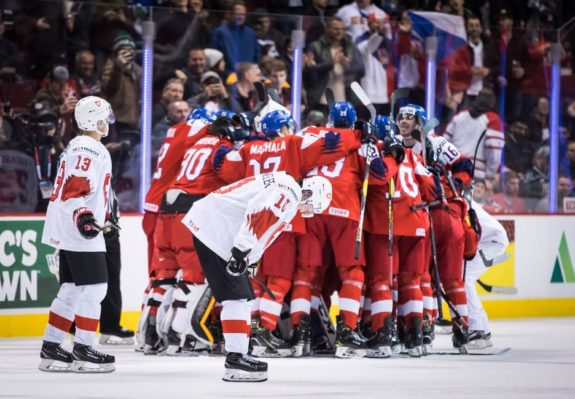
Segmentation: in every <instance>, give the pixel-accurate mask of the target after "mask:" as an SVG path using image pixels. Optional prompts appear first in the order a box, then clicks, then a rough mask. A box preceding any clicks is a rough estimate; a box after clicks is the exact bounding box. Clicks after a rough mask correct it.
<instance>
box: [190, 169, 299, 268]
mask: <svg viewBox="0 0 575 399" xmlns="http://www.w3.org/2000/svg"><path fill="white" fill-rule="evenodd" d="M301 193H302V192H301V187H300V186H299V184H297V183H296V181H295V180H294V179H293V178H292V177H291V176H289V175H288V174H286V173H285V172H273V173H265V174H261V175H257V176H252V177H248V178H245V179H243V180H240V181H237V182H235V183H233V184H230V185H228V186H224V187H222V188H220V189H219V190H216V191H214V192H213V193H211V194H210V195H208V196H206V197H205V198H202V199H201V200H199V201H196V202H195V203H194V205H193V206H192V208H191V209H190V211H189V212H188V213H187V214H186V216H185V217H184V219H183V220H182V223H184V224H185V225H186V227H188V228H189V229H190V230H191V232H192V234H193V235H194V236H196V238H197V239H198V240H200V241H201V242H202V243H204V244H205V245H206V246H207V247H208V248H210V249H211V250H212V251H214V252H215V253H216V254H218V256H220V257H221V258H222V259H224V260H228V259H229V258H230V257H231V251H232V248H233V247H236V248H238V249H240V250H242V251H247V250H250V252H249V254H248V255H247V257H246V261H247V262H248V264H253V263H256V262H257V261H258V260H259V259H260V258H261V257H262V254H263V252H264V250H265V249H266V248H267V247H268V246H269V245H271V243H272V242H273V241H274V240H275V239H276V238H277V237H278V236H279V234H280V233H281V232H282V230H283V229H284V228H285V227H286V226H287V224H288V223H289V222H290V221H291V220H292V219H293V217H294V216H295V214H296V212H297V207H298V204H299V203H300V201H301Z"/></svg>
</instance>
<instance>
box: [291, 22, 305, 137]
mask: <svg viewBox="0 0 575 399" xmlns="http://www.w3.org/2000/svg"><path fill="white" fill-rule="evenodd" d="M301 26H302V19H301V18H300V29H297V30H293V31H292V33H291V43H292V51H293V65H292V82H291V87H292V89H291V115H292V118H293V119H294V120H295V122H296V123H297V126H301V123H300V122H301V120H300V119H301V71H302V57H303V47H304V44H305V32H304V31H303V30H302V29H301Z"/></svg>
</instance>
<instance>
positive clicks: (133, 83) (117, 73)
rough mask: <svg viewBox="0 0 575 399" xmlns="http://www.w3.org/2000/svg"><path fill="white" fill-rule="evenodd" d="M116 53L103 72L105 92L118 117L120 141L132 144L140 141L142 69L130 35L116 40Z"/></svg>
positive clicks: (123, 35)
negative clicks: (136, 59) (135, 59)
mask: <svg viewBox="0 0 575 399" xmlns="http://www.w3.org/2000/svg"><path fill="white" fill-rule="evenodd" d="M113 49H114V54H113V56H112V57H111V58H109V59H108V61H106V64H105V65H104V68H103V70H102V93H103V94H104V97H105V98H106V100H108V101H109V102H110V104H111V105H112V108H113V109H114V115H115V116H116V123H115V124H114V125H112V126H114V127H115V129H116V133H117V134H118V137H117V139H118V140H123V139H129V140H130V142H131V143H132V145H133V144H134V143H136V142H138V141H139V138H140V134H139V131H138V126H139V121H140V110H139V103H140V93H141V87H140V86H141V84H142V68H141V67H140V66H139V65H138V64H136V63H135V61H134V49H135V43H134V40H133V39H132V37H131V36H130V35H128V34H125V33H124V34H121V35H119V36H118V37H117V38H116V40H115V41H114V46H113Z"/></svg>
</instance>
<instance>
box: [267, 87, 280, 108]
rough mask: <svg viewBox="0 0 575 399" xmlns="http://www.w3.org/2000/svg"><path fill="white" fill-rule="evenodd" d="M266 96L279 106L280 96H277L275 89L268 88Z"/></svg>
mask: <svg viewBox="0 0 575 399" xmlns="http://www.w3.org/2000/svg"><path fill="white" fill-rule="evenodd" d="M268 94H269V96H270V97H271V99H272V100H274V101H275V102H276V103H278V104H281V99H280V96H279V94H278V91H277V90H276V89H275V88H273V87H268Z"/></svg>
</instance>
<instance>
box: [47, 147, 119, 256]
mask: <svg viewBox="0 0 575 399" xmlns="http://www.w3.org/2000/svg"><path fill="white" fill-rule="evenodd" d="M111 178H112V161H111V159H110V153H109V152H108V150H107V149H106V147H105V146H104V145H103V144H102V143H100V142H99V141H97V140H94V139H93V138H91V137H88V136H78V137H76V138H74V139H73V140H72V141H70V143H69V144H68V147H66V149H65V150H64V152H63V153H62V155H61V157H60V166H59V168H58V175H57V176H56V181H55V184H54V191H53V193H52V196H51V197H50V203H49V205H48V211H47V213H46V221H45V223H44V232H43V234H42V242H43V243H44V244H46V245H50V246H52V247H54V248H58V249H64V250H68V251H75V252H104V251H106V244H105V242H104V236H103V234H98V236H96V237H95V238H92V239H86V238H84V237H82V235H81V234H80V232H79V231H78V228H77V227H76V224H75V223H74V218H73V215H74V211H75V210H76V209H78V208H83V207H86V208H88V209H89V210H90V211H92V213H93V214H94V218H95V219H96V223H98V225H100V226H103V225H104V223H105V221H106V210H107V209H108V199H109V198H110V192H109V190H110V181H111Z"/></svg>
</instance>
